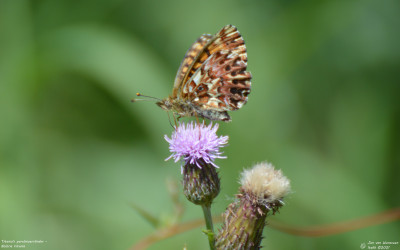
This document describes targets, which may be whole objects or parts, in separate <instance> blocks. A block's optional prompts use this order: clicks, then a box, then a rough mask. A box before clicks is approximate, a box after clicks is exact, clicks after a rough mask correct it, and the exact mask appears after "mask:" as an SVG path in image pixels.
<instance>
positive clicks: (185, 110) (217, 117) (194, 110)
mask: <svg viewBox="0 0 400 250" xmlns="http://www.w3.org/2000/svg"><path fill="white" fill-rule="evenodd" d="M157 105H158V106H159V107H161V108H162V109H164V110H166V111H173V112H175V113H176V114H178V115H179V117H187V116H188V117H191V116H198V117H203V118H206V119H209V120H212V121H225V122H230V121H231V117H230V116H229V115H228V112H226V111H216V110H212V109H202V108H200V107H198V106H197V105H194V104H193V103H191V102H190V101H186V102H185V101H180V100H176V99H173V98H170V97H168V98H166V99H164V100H162V101H160V102H157Z"/></svg>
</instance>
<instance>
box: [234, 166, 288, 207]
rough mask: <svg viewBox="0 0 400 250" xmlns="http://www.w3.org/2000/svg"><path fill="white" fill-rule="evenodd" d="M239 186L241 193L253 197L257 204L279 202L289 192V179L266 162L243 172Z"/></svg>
mask: <svg viewBox="0 0 400 250" xmlns="http://www.w3.org/2000/svg"><path fill="white" fill-rule="evenodd" d="M240 184H241V185H242V187H241V188H242V190H243V192H244V193H246V194H250V195H251V196H253V197H254V198H255V199H256V201H257V202H258V203H259V204H267V203H274V202H276V201H281V200H282V198H283V197H284V196H286V195H287V194H288V193H289V192H290V181H289V179H288V178H286V177H285V176H284V175H283V174H282V171H281V170H275V168H274V166H272V164H270V163H267V162H264V163H259V164H257V165H255V166H254V167H253V168H251V169H247V170H244V171H243V172H242V175H241V179H240Z"/></svg>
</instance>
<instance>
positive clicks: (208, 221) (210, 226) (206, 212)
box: [201, 205, 215, 250]
mask: <svg viewBox="0 0 400 250" xmlns="http://www.w3.org/2000/svg"><path fill="white" fill-rule="evenodd" d="M201 208H202V209H203V213H204V220H205V221H206V227H207V231H208V233H207V236H208V243H209V244H210V249H211V250H215V239H214V227H213V222H212V216H211V205H201Z"/></svg>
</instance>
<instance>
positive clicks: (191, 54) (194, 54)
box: [172, 34, 214, 98]
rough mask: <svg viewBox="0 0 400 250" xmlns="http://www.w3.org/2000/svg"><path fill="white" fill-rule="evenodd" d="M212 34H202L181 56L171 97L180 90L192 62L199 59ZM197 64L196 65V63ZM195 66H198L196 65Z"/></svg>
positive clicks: (176, 94) (192, 64) (191, 67)
mask: <svg viewBox="0 0 400 250" xmlns="http://www.w3.org/2000/svg"><path fill="white" fill-rule="evenodd" d="M213 37H214V36H213V35H210V34H203V35H202V36H201V37H199V39H197V40H196V42H194V43H193V45H192V46H191V47H190V48H189V49H188V51H187V52H186V54H185V57H184V58H183V60H182V62H181V65H180V67H179V69H178V72H177V73H176V77H175V83H174V88H173V92H172V97H173V98H176V97H177V96H178V93H179V92H180V91H181V89H182V86H183V83H184V79H187V77H188V74H189V72H191V70H193V69H194V64H195V63H196V62H198V61H199V59H198V57H199V55H200V54H201V52H202V51H203V49H204V46H206V45H207V44H208V42H209V41H210V40H211V39H212V38H213ZM196 66H197V65H196ZM197 68H199V67H198V66H197Z"/></svg>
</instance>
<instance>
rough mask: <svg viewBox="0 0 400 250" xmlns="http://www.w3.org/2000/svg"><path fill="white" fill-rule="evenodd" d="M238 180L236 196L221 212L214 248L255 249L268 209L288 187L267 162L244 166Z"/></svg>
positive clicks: (274, 206) (273, 207)
mask: <svg viewBox="0 0 400 250" xmlns="http://www.w3.org/2000/svg"><path fill="white" fill-rule="evenodd" d="M240 184H241V187H240V188H239V194H237V195H236V197H237V200H236V201H235V202H234V203H232V204H230V205H229V206H228V208H227V210H226V212H225V214H224V216H223V217H224V224H223V227H222V229H221V230H220V231H219V233H218V235H217V238H216V247H217V249H259V248H260V244H261V240H262V232H263V229H264V226H265V220H266V217H267V215H268V213H269V212H272V213H273V214H275V212H276V211H278V209H279V208H280V207H282V206H283V204H284V203H283V198H284V196H286V195H287V194H288V193H289V191H290V182H289V180H288V179H287V178H286V177H285V176H284V175H283V174H282V172H281V171H280V170H275V169H274V167H273V166H272V165H271V164H268V163H261V164H257V165H256V166H254V167H253V168H252V169H249V170H244V171H243V172H242V174H241V179H240Z"/></svg>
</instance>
